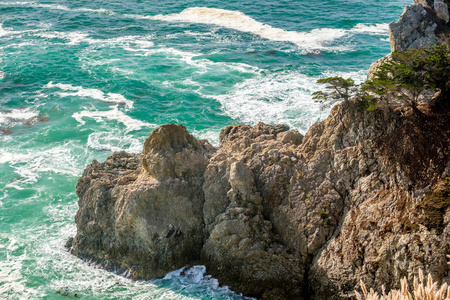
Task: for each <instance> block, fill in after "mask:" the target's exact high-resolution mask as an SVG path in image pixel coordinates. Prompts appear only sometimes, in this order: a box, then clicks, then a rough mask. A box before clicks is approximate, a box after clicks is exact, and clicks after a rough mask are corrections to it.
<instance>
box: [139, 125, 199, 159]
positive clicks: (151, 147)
mask: <svg viewBox="0 0 450 300" xmlns="http://www.w3.org/2000/svg"><path fill="white" fill-rule="evenodd" d="M202 148H203V147H202V144H201V143H200V142H199V141H198V140H197V139H196V138H195V137H193V136H192V135H191V134H190V133H189V132H188V131H187V129H186V127H184V126H183V125H180V124H178V125H177V124H173V123H169V124H166V125H162V126H160V127H159V128H157V129H155V130H154V131H153V132H152V133H151V134H150V135H149V137H148V138H147V140H146V141H145V144H144V150H143V154H147V153H149V152H155V151H161V150H162V151H164V150H175V152H180V151H182V150H183V149H191V150H200V149H202Z"/></svg>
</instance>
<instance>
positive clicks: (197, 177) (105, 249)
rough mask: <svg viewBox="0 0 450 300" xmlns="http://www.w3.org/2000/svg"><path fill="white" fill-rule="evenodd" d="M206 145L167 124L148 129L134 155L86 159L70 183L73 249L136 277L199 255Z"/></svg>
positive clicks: (150, 275)
mask: <svg viewBox="0 0 450 300" xmlns="http://www.w3.org/2000/svg"><path fill="white" fill-rule="evenodd" d="M213 150H214V148H213V147H212V146H211V145H210V144H209V143H207V142H200V141H198V140H197V139H195V138H194V137H193V136H192V135H190V134H189V133H188V132H187V130H186V128H185V127H184V126H182V125H173V124H171V125H167V126H163V127H160V128H158V129H156V130H155V131H153V132H152V134H150V136H149V138H148V139H147V141H146V142H145V145H144V150H143V152H142V154H141V156H140V157H139V156H137V155H131V154H127V153H124V152H121V153H115V154H113V155H112V156H111V157H109V158H108V159H107V160H106V161H105V162H104V163H99V162H97V161H94V162H93V163H92V164H91V165H89V166H88V167H87V168H86V170H85V171H84V173H83V176H82V177H81V178H80V180H79V181H78V184H77V195H78V196H79V198H80V200H79V207H80V209H79V211H78V213H77V215H76V217H75V222H76V223H77V235H76V237H75V238H74V239H73V240H71V241H69V243H70V244H71V245H70V247H72V251H73V253H74V254H76V255H77V256H79V257H81V258H84V259H87V260H90V261H93V262H95V263H98V264H100V265H102V266H104V267H106V268H107V269H109V270H114V271H117V272H119V273H124V272H125V274H126V275H127V276H130V277H132V278H136V279H148V278H154V277H161V276H164V275H165V274H167V273H168V272H170V271H172V270H174V269H177V268H179V267H180V266H183V265H186V264H188V263H191V262H193V261H195V260H197V259H199V257H200V251H201V249H202V245H203V238H204V231H203V218H202V209H203V202H204V196H203V192H202V184H203V173H204V171H205V169H206V166H207V165H208V162H209V158H210V155H211V153H212V151H213Z"/></svg>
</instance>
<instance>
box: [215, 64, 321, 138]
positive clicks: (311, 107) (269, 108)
mask: <svg viewBox="0 0 450 300" xmlns="http://www.w3.org/2000/svg"><path fill="white" fill-rule="evenodd" d="M316 81H317V78H311V77H308V76H306V75H303V74H301V73H298V72H285V73H274V74H270V75H260V76H257V77H255V78H251V79H247V80H245V81H244V82H242V83H239V84H237V85H236V86H235V87H234V89H233V90H232V91H231V92H230V93H228V94H226V95H220V96H210V97H212V98H214V99H216V100H218V101H219V102H220V103H221V104H222V110H223V112H224V113H225V114H226V115H228V116H230V117H231V118H233V119H236V120H238V121H239V122H242V123H246V124H256V123H258V122H260V121H262V122H265V123H271V124H274V123H281V124H286V125H289V126H290V127H291V128H292V129H297V130H300V131H301V132H305V131H306V130H307V129H308V128H309V127H310V126H311V125H312V124H313V123H314V122H316V121H318V120H319V119H321V118H322V117H324V116H326V114H327V113H328V112H327V111H321V109H320V105H319V104H317V103H315V102H314V101H313V100H312V96H311V95H312V93H313V92H314V91H316V90H319V89H320V86H319V85H318V84H317V83H316Z"/></svg>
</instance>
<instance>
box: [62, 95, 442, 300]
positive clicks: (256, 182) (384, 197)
mask: <svg viewBox="0 0 450 300" xmlns="http://www.w3.org/2000/svg"><path fill="white" fill-rule="evenodd" d="M448 128H450V112H448V111H444V112H440V113H428V114H427V113H426V114H424V115H423V116H415V115H402V114H400V113H397V112H396V111H395V110H393V109H390V108H384V109H379V110H375V111H372V112H366V111H362V112H361V111H358V109H357V106H356V104H355V103H354V102H347V103H343V104H340V105H337V106H336V107H335V108H333V110H332V112H331V114H330V116H329V117H328V118H327V119H326V120H325V121H323V122H319V123H316V124H314V125H313V126H312V127H311V129H310V130H309V131H308V133H307V134H306V135H305V137H303V136H302V135H301V134H299V133H298V132H296V131H289V130H288V128H287V127H285V126H281V125H275V126H269V125H265V124H262V123H260V124H258V125H256V126H254V127H250V126H228V127H226V128H224V129H223V130H222V131H221V133H220V143H221V145H220V148H218V149H215V148H214V147H212V146H211V145H209V144H208V143H207V142H205V141H197V140H196V139H195V138H194V137H193V136H192V135H190V134H189V133H188V132H187V131H186V129H185V128H184V127H183V126H181V125H173V124H168V125H164V126H161V127H160V128H158V129H156V130H155V131H154V132H153V133H152V134H151V135H150V136H149V138H148V139H147V141H146V142H145V145H144V150H143V152H142V155H141V156H140V157H139V156H137V155H131V154H126V153H123V152H122V153H115V154H113V155H112V156H111V157H109V158H108V159H107V160H106V161H105V162H104V163H98V162H96V161H94V162H93V163H92V164H91V165H90V166H88V167H87V169H86V170H85V172H84V174H83V177H82V178H80V180H79V183H78V185H77V193H78V196H79V198H80V201H79V206H80V210H79V211H78V214H77V216H76V223H77V228H78V233H77V235H76V237H75V238H74V239H72V240H70V241H69V243H68V244H69V245H68V246H70V247H71V249H72V252H73V253H74V254H76V255H78V256H79V257H82V258H85V259H89V260H93V261H95V262H96V263H98V264H100V265H102V266H104V267H106V268H108V269H110V270H118V271H119V272H124V271H126V272H128V273H127V274H129V275H130V276H131V277H133V278H142V279H150V278H154V277H160V276H163V275H165V274H166V273H167V272H169V271H171V270H174V269H178V268H181V267H183V266H185V265H188V264H192V263H201V264H204V265H206V266H207V271H208V272H209V273H210V274H212V275H213V276H215V277H216V278H218V279H219V281H220V282H221V283H222V284H226V285H229V286H230V287H231V288H232V289H234V290H235V291H238V292H242V293H244V294H245V295H250V296H255V297H257V298H258V299H317V300H319V299H320V300H322V299H348V298H351V297H353V296H354V294H353V290H354V289H355V287H356V286H357V284H358V281H359V280H360V279H363V280H364V281H365V282H366V283H367V284H369V285H370V286H372V287H380V288H381V286H382V285H383V284H384V285H385V286H386V287H387V288H388V289H389V288H392V287H397V286H396V284H397V283H398V282H399V279H400V278H402V277H404V276H407V277H408V278H409V279H412V277H413V275H415V274H417V271H418V269H419V268H422V269H424V271H426V272H430V273H431V274H432V275H433V276H434V278H435V279H436V280H443V281H446V282H449V281H450V277H449V267H448V266H447V264H446V255H447V254H448V253H449V252H450V249H449V247H450V246H449V245H450V225H449V223H450V179H449V178H447V177H450V131H449V130H448ZM397 288H398V287H397Z"/></svg>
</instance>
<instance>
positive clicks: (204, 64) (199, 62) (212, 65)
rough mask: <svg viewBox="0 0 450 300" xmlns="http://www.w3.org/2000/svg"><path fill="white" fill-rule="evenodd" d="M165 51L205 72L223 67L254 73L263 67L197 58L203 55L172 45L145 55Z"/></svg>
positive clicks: (171, 56) (170, 56)
mask: <svg viewBox="0 0 450 300" xmlns="http://www.w3.org/2000/svg"><path fill="white" fill-rule="evenodd" d="M158 53H163V54H165V56H166V57H165V58H166V59H176V60H181V61H183V62H184V63H186V64H188V65H191V66H194V67H197V68H198V69H199V70H198V71H197V72H198V73H203V72H206V71H208V70H217V68H222V69H224V70H234V71H238V72H240V73H252V74H258V73H259V72H260V71H261V69H259V68H258V67H255V66H252V65H249V64H245V63H232V62H213V61H210V60H209V59H204V58H203V59H198V58H197V59H196V57H199V56H201V54H199V53H194V52H188V51H182V50H179V49H175V48H171V47H161V48H155V49H152V50H149V51H147V52H146V53H145V54H144V55H145V56H152V55H154V54H158Z"/></svg>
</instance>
